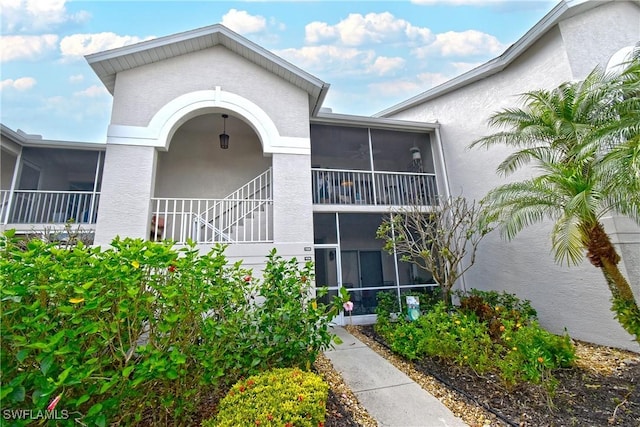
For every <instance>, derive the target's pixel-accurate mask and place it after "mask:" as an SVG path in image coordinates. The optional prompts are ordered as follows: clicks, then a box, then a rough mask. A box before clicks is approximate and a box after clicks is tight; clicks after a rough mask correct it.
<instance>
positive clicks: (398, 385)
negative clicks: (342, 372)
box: [354, 381, 417, 394]
mask: <svg viewBox="0 0 640 427" xmlns="http://www.w3.org/2000/svg"><path fill="white" fill-rule="evenodd" d="M411 384H417V383H416V382H415V381H409V382H408V383H403V384H393V385H385V386H382V387H374V388H368V389H365V390H358V391H354V393H355V394H358V393H364V392H367V391H375V390H382V389H385V388H393V387H402V386H405V385H411Z"/></svg>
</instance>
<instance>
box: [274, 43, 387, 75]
mask: <svg viewBox="0 0 640 427" xmlns="http://www.w3.org/2000/svg"><path fill="white" fill-rule="evenodd" d="M274 53H275V54H276V55H279V56H281V57H283V58H285V59H286V60H288V61H290V62H292V63H294V64H296V65H297V66H298V67H300V68H302V69H304V70H309V71H310V72H312V73H317V72H331V73H332V74H335V73H341V74H344V73H351V72H353V73H356V72H357V73H361V72H362V69H363V68H364V69H366V68H368V67H370V66H372V65H373V64H374V61H375V58H376V56H375V53H374V52H373V51H371V50H360V49H356V48H353V47H342V46H333V45H332V46H329V45H323V46H305V47H302V48H300V49H283V50H278V51H275V52H274Z"/></svg>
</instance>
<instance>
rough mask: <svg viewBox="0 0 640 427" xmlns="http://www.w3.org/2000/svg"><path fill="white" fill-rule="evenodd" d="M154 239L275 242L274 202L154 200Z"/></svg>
mask: <svg viewBox="0 0 640 427" xmlns="http://www.w3.org/2000/svg"><path fill="white" fill-rule="evenodd" d="M151 202H152V211H153V212H152V215H153V221H152V226H151V233H150V238H151V239H152V240H162V239H169V240H173V241H175V242H177V243H184V242H186V241H187V240H193V241H194V242H196V243H216V242H221V243H260V242H272V241H273V221H272V215H273V214H272V212H273V200H272V199H271V198H268V199H230V198H225V199H181V198H153V199H151Z"/></svg>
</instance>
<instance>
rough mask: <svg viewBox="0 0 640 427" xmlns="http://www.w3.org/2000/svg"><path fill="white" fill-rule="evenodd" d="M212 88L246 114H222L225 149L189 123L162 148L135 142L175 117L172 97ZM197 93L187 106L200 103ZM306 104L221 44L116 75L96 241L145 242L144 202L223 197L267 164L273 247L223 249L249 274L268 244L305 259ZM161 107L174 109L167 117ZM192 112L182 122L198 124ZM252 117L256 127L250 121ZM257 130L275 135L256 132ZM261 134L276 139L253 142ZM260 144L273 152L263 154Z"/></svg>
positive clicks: (309, 233)
mask: <svg viewBox="0 0 640 427" xmlns="http://www.w3.org/2000/svg"><path fill="white" fill-rule="evenodd" d="M214 90H215V91H222V92H223V93H224V96H226V97H227V98H224V99H227V100H228V99H230V98H229V97H235V98H234V102H236V101H237V102H241V103H242V106H241V107H243V108H245V107H246V108H250V109H251V113H252V114H253V116H251V117H248V116H247V117H242V116H241V113H240V112H239V111H242V109H240V110H238V111H235V110H234V111H229V113H230V116H231V117H230V119H229V122H228V124H230V122H231V121H232V120H233V121H236V123H235V126H234V127H233V128H232V129H233V131H231V130H230V126H228V127H227V130H228V133H229V134H230V135H231V142H230V148H229V149H228V150H221V149H220V148H219V146H218V142H217V138H218V133H220V132H219V129H217V128H216V130H215V132H214V133H213V134H212V133H211V132H210V131H209V132H203V131H201V130H200V131H198V130H197V129H192V128H190V127H189V126H188V122H187V123H184V127H178V128H177V129H176V132H175V133H174V134H173V137H172V138H171V140H170V141H157V140H152V139H145V138H142V137H140V136H139V135H140V133H139V132H141V131H144V129H145V128H146V127H147V126H149V123H150V120H151V119H152V118H154V116H155V119H154V120H156V121H157V120H158V117H170V118H171V120H175V119H176V117H177V116H179V115H180V114H183V110H181V109H180V107H175V108H174V105H176V104H175V103H174V100H176V99H177V98H179V97H182V96H192V95H193V94H201V93H203V92H202V91H214ZM207 93H208V92H207ZM198 96H201V95H197V96H195V97H194V100H195V101H194V100H192V101H190V102H200V101H202V99H200V98H198ZM213 96H215V95H213V93H212V97H213ZM212 100H213V98H212ZM238 100H239V101H238ZM212 102H214V101H212ZM215 102H217V101H215ZM308 104H309V102H308V94H307V92H305V91H303V90H301V89H299V88H298V87H296V86H293V85H291V84H290V83H288V82H286V81H284V80H283V79H281V78H280V77H278V76H276V75H274V74H271V73H269V72H268V71H266V70H265V69H263V68H261V67H259V66H257V65H255V64H253V63H251V62H249V61H247V60H245V59H243V58H241V57H238V56H237V55H235V54H233V53H232V52H230V51H229V50H227V49H226V48H224V47H221V46H218V47H214V48H210V49H206V50H203V51H200V52H195V53H191V54H187V55H181V56H178V57H175V58H170V59H167V60H165V61H161V62H158V63H154V64H151V65H147V66H143V67H139V68H136V69H133V70H128V71H125V72H122V73H120V74H118V76H117V78H116V88H115V94H114V101H113V111H112V118H111V129H113V132H114V135H115V134H117V138H113V140H112V141H111V142H110V143H109V142H108V144H107V154H106V160H105V168H104V178H103V181H104V184H103V190H102V199H101V205H100V212H99V215H98V224H97V232H96V243H98V244H106V243H108V242H109V241H110V239H111V238H112V237H113V236H114V235H115V234H119V235H121V236H132V237H147V233H148V229H149V221H150V197H152V196H157V197H185V198H189V197H191V198H196V197H197V198H217V197H224V196H226V195H228V194H229V193H230V192H232V191H233V190H235V189H237V188H238V187H240V186H241V185H243V184H244V183H246V182H247V181H249V180H250V179H252V178H254V177H255V176H256V175H258V174H259V173H261V172H263V171H265V170H266V169H267V168H268V167H269V166H272V167H273V187H274V188H273V197H274V207H273V239H274V242H273V243H271V244H237V245H231V247H229V249H228V251H227V252H228V254H229V255H230V256H231V257H232V259H233V260H237V259H245V261H246V262H247V263H249V264H250V265H251V266H253V267H255V268H256V269H257V270H260V269H261V268H262V266H263V264H264V261H265V256H266V255H267V254H268V252H269V250H270V249H271V248H273V247H276V248H279V252H283V255H286V256H287V257H293V256H295V257H297V258H298V259H300V260H301V261H304V258H305V257H307V256H312V255H313V252H312V250H311V249H310V248H312V246H313V220H312V205H311V171H310V142H309V105H308ZM218 105H223V104H218ZM167 106H170V107H167ZM163 108H164V110H163ZM167 108H169V109H174V110H173V111H170V113H171V114H167V115H165V114H164V112H166V109H167ZM203 108H204V109H203V110H202V114H216V115H217V114H221V113H224V112H227V111H225V110H224V107H223V106H218V107H215V108H214V109H211V108H210V107H206V108H205V107H203ZM229 108H231V107H229ZM186 110H187V109H185V111H186ZM159 111H164V112H163V113H162V114H158V112H159ZM199 112H200V110H199V111H195V114H194V112H193V111H187V112H185V113H184V116H183V117H185V118H191V117H196V116H198V113H199ZM212 117H213V116H212ZM256 117H262V119H260V120H263V121H264V123H255V120H256ZM167 120H169V119H167ZM252 120H253V121H254V122H252ZM240 121H242V122H243V123H239V122H240ZM267 122H268V123H267ZM167 123H169V122H167ZM177 123H183V121H178V122H177ZM262 125H264V126H262ZM154 126H158V128H162V127H163V126H165V124H163V123H154ZM260 126H262V127H260ZM274 126H275V127H274ZM258 128H261V129H275V132H273V131H270V132H267V133H262V134H258V133H257V132H256V130H255V129H258ZM127 132H129V133H130V135H128V134H127ZM151 133H152V134H153V132H151ZM154 135H155V134H154ZM265 136H266V137H267V138H273V139H274V140H270V141H261V140H260V138H264V137H265ZM169 142H170V143H169ZM127 144H128V145H127ZM145 145H146V146H145ZM265 145H268V146H270V147H276V148H275V149H273V150H271V151H270V152H268V153H266V155H265V153H264V152H263V148H264V146H265ZM166 147H168V151H166V152H165V151H163V150H164V149H165V148H166ZM156 159H157V161H156ZM123 218H124V219H125V221H126V224H125V223H123V222H122V221H123ZM307 249H308V250H307ZM200 250H201V251H205V252H206V251H208V250H209V246H207V245H202V246H201V247H200Z"/></svg>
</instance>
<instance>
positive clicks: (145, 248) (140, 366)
mask: <svg viewBox="0 0 640 427" xmlns="http://www.w3.org/2000/svg"><path fill="white" fill-rule="evenodd" d="M111 246H112V247H111V248H110V249H108V250H104V251H102V250H101V249H100V248H88V247H85V246H83V245H82V244H80V245H78V246H77V247H75V248H71V249H61V248H58V247H56V246H55V245H53V244H45V243H43V242H41V241H38V240H33V241H30V242H28V243H27V244H26V245H25V246H23V247H22V248H19V247H18V246H16V240H14V239H13V238H12V236H11V233H8V234H6V235H5V236H4V237H3V238H0V279H1V280H0V282H1V283H2V287H1V288H0V300H1V310H2V321H1V330H0V333H1V335H2V343H1V346H2V347H1V350H2V352H1V356H0V364H1V368H2V370H1V380H2V385H1V388H0V399H1V400H2V403H3V409H9V410H11V409H16V410H17V409H25V410H33V411H38V410H44V409H45V408H46V407H47V404H48V403H49V402H50V401H51V400H52V399H53V398H54V397H55V396H59V395H61V398H60V401H59V404H58V406H57V408H58V409H64V410H67V411H69V412H70V413H71V418H77V419H78V421H81V422H82V423H84V424H86V425H98V426H101V425H107V424H110V423H118V422H120V423H122V424H133V423H136V422H138V421H140V420H141V419H142V418H143V417H144V418H145V421H147V422H153V423H155V424H166V423H167V422H168V421H171V422H175V423H177V424H186V425H189V424H190V416H191V415H192V414H193V412H194V411H195V410H196V409H197V407H198V404H199V398H200V397H201V392H202V390H205V389H207V388H211V387H213V388H215V387H217V386H220V385H222V384H223V383H228V384H231V383H233V382H235V381H236V380H237V379H238V378H240V377H241V376H246V375H248V374H250V373H252V372H255V371H257V370H259V369H264V368H266V367H285V366H292V365H306V364H308V363H310V361H312V360H313V359H314V358H315V356H316V354H317V352H318V351H320V350H321V349H323V348H325V347H327V346H328V345H329V344H330V340H331V336H330V335H329V333H328V332H327V331H328V326H327V324H328V322H329V319H330V316H331V314H329V313H328V311H329V309H328V308H327V307H323V306H318V305H317V304H316V303H315V301H313V300H312V299H310V298H309V293H308V292H307V290H308V289H309V286H310V282H311V275H310V269H311V266H310V264H308V265H306V266H305V267H304V268H302V269H299V268H298V264H297V262H295V261H294V260H292V261H284V260H282V259H281V258H279V257H277V256H276V255H275V252H274V253H272V254H271V256H270V258H269V262H268V265H267V268H266V270H265V273H264V276H265V281H264V282H261V281H259V280H255V279H253V278H252V277H251V272H250V271H249V270H246V269H244V268H242V266H241V263H236V264H232V265H230V264H229V263H228V261H227V259H226V257H225V256H224V249H225V248H224V246H216V247H215V248H214V249H212V251H211V252H210V253H209V254H206V255H201V254H199V252H198V250H197V249H195V248H194V247H186V248H183V249H180V250H179V251H176V250H175V249H173V248H172V246H171V244H170V243H167V242H164V243H157V242H146V241H142V240H139V239H124V240H120V239H116V240H114V241H113V242H112V244H111ZM261 283H264V286H262V285H261ZM279 284H282V287H280V286H278V285H279ZM258 295H259V296H260V297H261V298H262V299H264V304H263V305H259V304H257V303H256V297H257V296H258ZM168 414H171V420H169V419H168ZM26 422H27V421H26V420H22V421H17V422H16V424H18V425H19V424H25V423H26ZM72 422H73V420H70V423H72Z"/></svg>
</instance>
